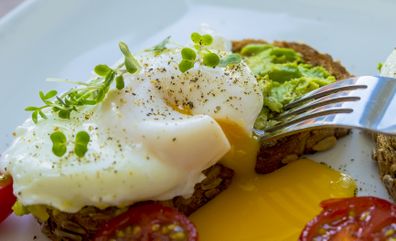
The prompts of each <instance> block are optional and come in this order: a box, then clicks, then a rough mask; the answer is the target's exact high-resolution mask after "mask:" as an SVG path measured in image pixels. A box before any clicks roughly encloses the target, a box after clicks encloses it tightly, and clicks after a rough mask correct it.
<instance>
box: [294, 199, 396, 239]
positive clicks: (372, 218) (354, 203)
mask: <svg viewBox="0 0 396 241" xmlns="http://www.w3.org/2000/svg"><path fill="white" fill-rule="evenodd" d="M321 207H322V208H323V210H322V212H321V213H320V214H319V215H318V216H316V217H315V218H314V219H313V220H311V221H310V222H309V223H308V224H307V225H306V226H305V228H304V229H303V231H302V233H301V235H300V238H299V240H300V241H312V240H318V241H319V240H320V241H355V240H356V241H366V240H367V241H383V240H390V239H391V238H395V239H396V205H395V204H393V203H390V202H388V201H386V200H383V199H380V198H376V197H352V198H343V199H330V200H326V201H324V202H322V203H321Z"/></svg>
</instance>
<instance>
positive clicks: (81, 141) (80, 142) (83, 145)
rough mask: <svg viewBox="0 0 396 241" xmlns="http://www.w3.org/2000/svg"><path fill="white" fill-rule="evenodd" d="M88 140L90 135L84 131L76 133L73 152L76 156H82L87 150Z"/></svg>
mask: <svg viewBox="0 0 396 241" xmlns="http://www.w3.org/2000/svg"><path fill="white" fill-rule="evenodd" d="M89 141H90V136H89V134H88V133H87V132H86V131H80V132H78V133H77V135H76V140H75V146H74V153H75V154H76V155H77V156H78V157H83V156H84V155H85V153H87V151H88V143H89Z"/></svg>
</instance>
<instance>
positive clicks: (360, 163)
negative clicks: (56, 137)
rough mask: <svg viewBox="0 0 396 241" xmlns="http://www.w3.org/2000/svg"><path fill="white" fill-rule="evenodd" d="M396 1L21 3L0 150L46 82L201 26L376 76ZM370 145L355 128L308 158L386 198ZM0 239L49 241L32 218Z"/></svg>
mask: <svg viewBox="0 0 396 241" xmlns="http://www.w3.org/2000/svg"><path fill="white" fill-rule="evenodd" d="M395 9H396V2H395V1H392V0H381V1H375V0H372V1H370V0H363V1H362V0H351V1H345V0H343V1H324V0H323V1H318V0H316V1H315V0H311V1H310V0H284V1H277V2H276V1H263V0H244V1H240V2H236V1H226V0H223V1H221V0H219V1H212V0H197V1H182V0H177V1H175V0H174V1H155V0H144V1H129V0H118V1H108V0H85V1H80V0H68V1H53V0H35V1H27V2H26V3H25V4H23V5H22V6H20V7H19V8H18V9H17V10H15V11H14V12H12V13H11V14H9V15H8V16H6V17H4V18H3V19H0V69H1V72H0V73H1V74H0V76H1V77H0V84H1V88H0V110H1V114H0V116H1V125H0V151H3V150H4V149H5V148H6V146H7V145H8V143H10V141H11V132H12V131H13V129H14V128H15V126H16V125H18V124H20V123H22V121H23V120H24V119H25V118H26V117H28V113H26V112H24V111H23V108H24V107H25V106H27V105H33V104H38V103H39V99H38V97H37V93H38V91H39V90H40V89H44V90H46V89H50V88H62V87H60V86H56V85H55V84H53V83H46V82H45V81H44V80H45V79H46V78H47V77H54V76H56V77H66V78H70V79H76V80H81V79H86V78H87V77H88V76H89V74H90V70H91V69H92V68H93V67H94V66H95V65H96V64H98V63H106V64H111V63H113V62H115V61H116V60H117V58H118V57H119V51H118V50H117V42H118V41H119V40H124V41H125V42H127V43H128V44H129V46H130V47H131V48H132V49H133V50H139V49H142V48H144V47H148V46H151V45H153V44H155V43H157V42H159V41H160V40H162V39H163V38H164V37H166V36H168V35H172V36H173V37H174V38H175V39H177V40H178V41H180V42H183V41H186V40H187V38H188V36H189V34H190V33H191V32H192V31H195V30H197V29H198V28H199V26H200V24H201V23H207V24H210V26H212V27H213V28H214V29H216V30H217V31H218V32H219V33H220V34H222V35H223V36H225V37H227V38H231V39H241V38H246V37H249V38H252V37H253V38H264V39H267V40H295V41H303V42H306V43H308V44H310V45H311V46H313V47H315V48H317V49H319V50H321V51H323V52H328V53H331V55H332V56H333V57H335V58H336V59H341V60H342V63H343V64H344V65H345V66H346V67H347V68H348V69H349V70H350V71H351V72H352V73H354V74H376V73H377V72H376V66H377V63H378V62H381V61H383V60H384V59H385V58H386V56H387V55H388V54H389V53H390V52H391V50H392V49H393V47H395V45H396V43H395V41H396V31H394V26H392V19H394V11H395ZM371 151H372V142H371V140H370V138H369V137H367V136H365V135H364V134H362V133H360V132H359V131H354V133H353V135H350V136H349V137H346V138H344V139H343V140H341V141H340V142H339V143H338V145H337V147H336V148H335V149H333V150H332V151H328V152H326V153H322V154H318V155H314V156H313V157H312V158H314V159H315V160H317V161H324V162H326V163H329V164H330V165H332V166H333V167H335V168H338V169H340V170H343V171H344V172H346V173H349V174H351V175H352V176H353V177H354V178H356V180H357V183H358V185H359V187H360V190H359V195H365V194H370V195H375V196H379V197H385V198H388V195H387V193H386V191H385V189H384V187H383V185H382V184H381V183H380V181H379V179H378V174H377V170H376V167H375V163H374V162H373V161H372V160H371ZM0 240H2V241H3V240H4V241H27V240H40V241H44V240H48V239H46V238H45V237H44V236H43V235H42V234H41V233H40V231H39V227H38V225H37V224H36V223H35V221H34V220H32V218H30V217H29V216H27V217H22V218H18V217H14V216H12V217H11V218H9V219H7V221H6V222H4V223H3V224H1V225H0Z"/></svg>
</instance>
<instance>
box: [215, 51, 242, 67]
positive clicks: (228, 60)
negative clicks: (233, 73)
mask: <svg viewBox="0 0 396 241" xmlns="http://www.w3.org/2000/svg"><path fill="white" fill-rule="evenodd" d="M241 61H242V58H241V56H240V55H239V54H229V55H227V56H225V57H224V58H222V59H221V60H220V63H219V66H220V67H227V66H228V65H233V64H239V63H240V62H241Z"/></svg>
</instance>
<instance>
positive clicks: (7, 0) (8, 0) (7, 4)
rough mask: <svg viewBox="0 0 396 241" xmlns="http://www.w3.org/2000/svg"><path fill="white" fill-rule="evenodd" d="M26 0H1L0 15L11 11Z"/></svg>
mask: <svg viewBox="0 0 396 241" xmlns="http://www.w3.org/2000/svg"><path fill="white" fill-rule="evenodd" d="M23 1H24V0H0V17H2V16H4V15H5V14H6V13H7V12H9V11H11V10H12V9H13V8H15V7H16V6H17V5H18V4H20V3H21V2H23Z"/></svg>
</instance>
